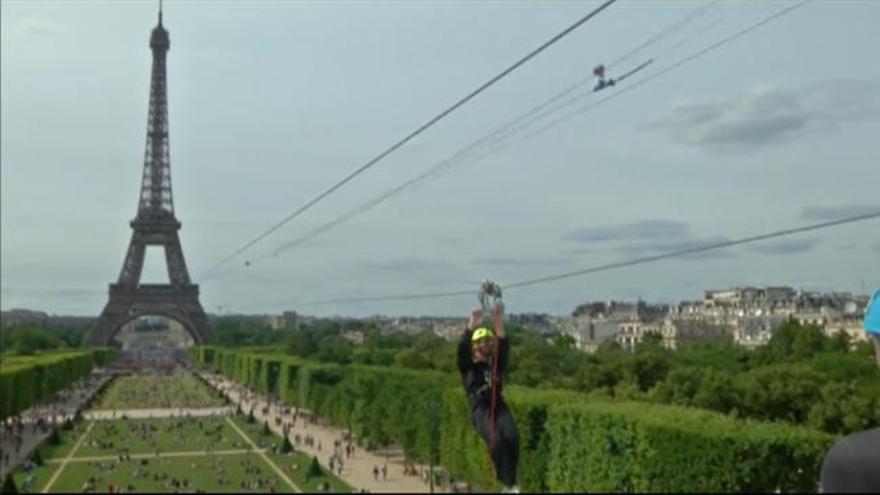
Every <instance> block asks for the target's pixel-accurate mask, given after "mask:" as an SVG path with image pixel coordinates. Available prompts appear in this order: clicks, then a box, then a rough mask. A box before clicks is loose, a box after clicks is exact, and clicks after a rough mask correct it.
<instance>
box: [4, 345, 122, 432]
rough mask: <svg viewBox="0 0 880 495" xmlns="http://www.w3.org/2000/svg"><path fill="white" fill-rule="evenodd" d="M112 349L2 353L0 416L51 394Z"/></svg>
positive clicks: (105, 357) (101, 361) (110, 355)
mask: <svg viewBox="0 0 880 495" xmlns="http://www.w3.org/2000/svg"><path fill="white" fill-rule="evenodd" d="M115 355H116V351H115V350H113V349H105V348H97V349H91V350H87V351H75V352H58V353H51V354H42V355H38V356H27V357H7V356H4V357H3V361H2V367H0V419H3V418H6V417H9V416H13V415H15V414H18V413H19V412H21V411H24V410H25V409H27V408H29V407H31V406H32V405H34V404H37V403H39V402H41V401H44V400H46V399H48V398H50V397H51V396H52V395H53V394H55V393H56V392H58V391H59V390H62V389H64V388H65V387H67V386H68V385H70V384H71V383H73V382H74V381H76V380H78V379H80V378H82V377H83V376H86V375H88V374H89V373H90V372H91V371H92V368H94V367H95V366H100V365H103V364H106V363H107V362H109V361H110V360H111V359H113V357H114V356H115Z"/></svg>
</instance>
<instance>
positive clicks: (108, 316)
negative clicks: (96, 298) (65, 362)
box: [89, 284, 214, 346]
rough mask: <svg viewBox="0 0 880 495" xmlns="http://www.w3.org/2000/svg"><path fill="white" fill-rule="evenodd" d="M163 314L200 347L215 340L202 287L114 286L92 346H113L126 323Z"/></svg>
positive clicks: (92, 339)
mask: <svg viewBox="0 0 880 495" xmlns="http://www.w3.org/2000/svg"><path fill="white" fill-rule="evenodd" d="M148 315H150V316H152V315H159V316H165V317H166V318H170V319H173V320H175V321H177V322H179V323H180V324H181V325H183V326H184V327H185V328H186V329H187V331H188V332H189V333H190V335H192V337H193V340H194V341H195V343H196V344H197V345H204V344H210V343H211V342H212V341H213V340H214V335H213V333H212V332H211V327H210V326H209V325H208V317H207V316H206V315H205V310H204V309H202V305H201V303H199V287H198V285H193V284H190V285H185V286H173V285H158V284H157V285H139V286H137V287H134V288H131V287H124V286H120V285H119V284H111V285H110V300H109V301H108V302H107V305H106V306H105V307H104V311H102V312H101V316H100V317H99V318H98V322H97V325H96V326H95V329H94V330H93V331H92V333H91V334H90V335H89V343H90V344H92V345H98V346H107V345H110V343H111V341H112V340H113V337H114V336H115V335H116V333H117V332H119V330H120V329H121V328H122V326H123V325H125V324H126V323H128V322H130V321H132V320H135V319H137V318H139V317H141V316H148Z"/></svg>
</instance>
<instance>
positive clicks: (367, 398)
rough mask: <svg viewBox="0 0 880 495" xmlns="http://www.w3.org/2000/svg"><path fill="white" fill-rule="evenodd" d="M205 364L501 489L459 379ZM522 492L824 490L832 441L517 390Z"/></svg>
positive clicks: (233, 362) (240, 357)
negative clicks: (820, 484)
mask: <svg viewBox="0 0 880 495" xmlns="http://www.w3.org/2000/svg"><path fill="white" fill-rule="evenodd" d="M192 356H193V357H194V359H195V360H196V362H197V363H199V364H200V365H202V366H205V367H207V368H210V369H212V370H215V371H218V372H220V373H222V374H224V375H226V376H227V377H229V378H231V379H233V380H235V381H238V382H241V383H245V384H248V385H250V386H252V387H254V388H256V389H258V390H260V391H263V392H265V393H269V394H273V395H276V396H277V397H279V398H280V400H282V401H283V402H285V403H287V404H291V405H297V406H302V407H306V408H308V409H310V410H313V411H315V412H317V413H318V414H321V415H322V416H325V417H328V418H330V419H331V421H333V422H334V423H336V424H338V425H340V426H346V427H348V428H349V429H350V430H351V431H352V432H353V433H354V434H355V435H356V437H357V438H358V439H359V440H360V441H362V442H364V443H366V444H367V445H368V446H373V447H376V446H381V445H386V444H389V443H397V444H400V445H402V446H403V448H404V450H405V451H406V452H407V453H408V454H409V455H411V456H415V457H418V458H420V459H422V460H423V461H428V460H429V459H433V460H435V461H438V462H439V463H440V464H442V465H443V466H445V467H446V468H447V469H448V470H449V471H450V472H451V474H452V475H453V476H455V477H456V478H458V479H463V480H469V481H471V482H472V483H475V484H478V485H482V486H486V487H491V486H492V484H493V483H494V481H493V475H492V468H491V467H490V463H489V457H488V454H487V452H486V449H485V445H484V443H483V442H482V440H481V439H480V438H479V437H478V436H477V434H476V433H475V431H474V429H473V428H472V427H471V425H470V420H469V417H468V414H469V406H468V404H467V401H466V397H465V394H464V391H463V390H462V389H461V385H460V383H459V381H458V377H457V376H456V375H455V374H451V373H444V372H440V371H435V370H408V369H404V368H400V367H390V366H389V367H382V366H363V365H354V364H352V365H339V364H336V363H319V362H316V361H313V360H305V359H302V358H298V357H291V356H286V355H284V354H282V353H279V352H271V351H268V350H262V351H259V350H257V351H255V350H236V349H227V348H215V347H201V348H196V349H193V350H192ZM506 396H507V402H508V403H509V404H510V406H511V407H512V409H513V412H514V415H515V417H516V418H517V422H518V425H519V429H520V435H521V445H522V447H521V448H522V450H521V458H520V466H521V469H520V471H521V472H520V484H521V486H522V488H523V490H524V491H530V492H531V491H575V492H581V491H593V490H601V491H611V490H615V491H728V492H732V491H775V490H777V489H781V490H784V491H793V490H796V491H814V490H815V489H816V480H817V479H818V470H819V468H820V464H821V461H822V458H823V456H824V454H825V452H826V451H827V449H828V447H829V446H830V444H831V442H832V440H833V438H832V437H831V436H830V435H827V434H824V433H820V432H816V431H814V430H810V429H805V428H799V427H794V426H789V425H784V424H772V423H760V422H755V421H750V420H743V419H737V418H732V417H730V416H725V415H722V414H719V413H715V412H709V411H700V410H698V409H693V408H685V407H679V406H668V405H661V404H646V403H643V402H631V401H621V400H611V399H610V398H608V397H607V396H605V395H604V394H602V393H597V392H594V393H592V394H583V393H577V392H572V391H561V390H555V391H553V390H539V389H534V388H526V387H516V386H513V387H511V388H509V389H508V392H507V393H506Z"/></svg>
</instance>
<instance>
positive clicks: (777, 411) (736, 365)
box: [278, 320, 880, 433]
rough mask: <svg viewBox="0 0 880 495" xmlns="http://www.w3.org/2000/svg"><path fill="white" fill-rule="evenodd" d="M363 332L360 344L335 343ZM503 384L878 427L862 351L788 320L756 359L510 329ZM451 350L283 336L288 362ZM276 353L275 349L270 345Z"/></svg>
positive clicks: (434, 364)
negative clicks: (587, 350)
mask: <svg viewBox="0 0 880 495" xmlns="http://www.w3.org/2000/svg"><path fill="white" fill-rule="evenodd" d="M343 328H345V330H352V329H356V330H359V331H361V332H362V333H363V334H364V336H365V338H364V343H363V344H362V345H354V344H352V343H351V342H349V341H348V340H346V339H345V338H343V337H342V332H343ZM508 334H509V335H510V338H511V344H512V358H511V360H510V365H509V369H508V377H507V379H508V381H509V382H510V383H513V384H517V385H524V386H528V387H535V388H542V389H566V390H573V391H578V392H584V393H598V394H601V395H604V396H606V397H608V398H614V399H623V400H637V401H648V402H657V403H664V404H674V405H682V406H688V407H697V408H702V409H709V410H713V411H717V412H721V413H725V414H729V415H732V416H735V417H745V418H753V419H758V420H769V421H787V422H790V423H793V424H798V425H807V426H811V427H813V428H816V429H820V430H823V431H826V432H829V433H849V432H853V431H858V430H863V429H865V428H870V427H873V426H877V425H880V381H878V380H877V373H878V371H877V368H876V365H875V364H874V362H873V360H872V357H873V351H872V349H871V347H870V344H868V343H864V342H863V343H859V344H858V345H853V343H851V342H850V341H849V338H848V336H847V335H846V334H844V333H838V334H835V335H833V336H830V337H829V336H826V335H824V333H823V332H822V330H821V329H820V328H818V327H816V326H804V325H801V324H799V323H798V322H797V321H795V320H789V321H788V322H786V323H784V324H783V325H782V326H781V327H779V328H778V329H777V330H776V332H775V333H774V335H773V337H772V339H771V340H770V342H769V344H768V345H766V346H764V347H762V348H759V349H757V350H754V351H750V350H747V349H745V348H742V347H740V346H737V345H735V344H733V343H731V342H704V343H697V344H691V345H684V346H682V347H681V348H680V349H678V350H676V351H670V350H667V349H664V348H663V347H662V346H661V345H660V342H661V339H660V336H658V335H648V336H647V337H646V338H645V339H644V342H643V343H642V344H640V345H638V346H637V347H636V349H635V351H634V352H629V351H624V350H622V349H620V347H619V346H618V345H617V344H616V343H614V342H613V341H610V342H608V343H607V344H605V345H603V346H602V347H600V349H599V350H598V351H597V352H596V353H595V354H593V355H587V354H584V353H583V352H580V351H578V350H577V349H575V345H574V340H573V339H572V338H571V337H570V336H567V335H541V334H538V333H536V332H532V331H530V330H528V329H527V328H524V327H520V326H516V325H509V329H508ZM455 347H456V343H455V342H447V341H445V340H444V339H442V338H440V337H438V336H436V335H434V334H432V333H428V332H425V333H421V334H417V335H409V334H404V333H402V332H393V333H383V332H382V331H380V330H379V329H378V328H376V327H374V326H372V325H369V324H364V323H359V325H358V326H357V328H355V327H352V326H350V325H341V324H333V325H328V326H325V327H321V328H306V329H303V330H301V331H299V332H292V333H290V334H288V335H287V342H286V345H285V347H284V350H285V351H286V353H287V354H289V355H294V356H298V357H302V358H307V359H314V360H317V361H320V362H324V363H335V364H341V365H346V364H361V365H375V366H389V367H400V368H407V369H416V370H435V371H443V372H448V373H454V372H455ZM278 349H279V351H280V350H281V349H282V348H281V347H280V346H279V347H278Z"/></svg>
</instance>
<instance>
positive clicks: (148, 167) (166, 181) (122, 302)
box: [89, 3, 213, 345]
mask: <svg viewBox="0 0 880 495" xmlns="http://www.w3.org/2000/svg"><path fill="white" fill-rule="evenodd" d="M170 46H171V40H170V39H169V37H168V31H167V30H166V29H165V28H164V27H163V26H162V7H161V3H160V6H159V24H158V25H157V26H156V27H155V28H153V32H152V35H151V36H150V49H151V50H152V51H153V71H152V78H151V80H150V109H149V116H148V123H147V149H146V153H145V156H144V175H143V179H142V182H141V194H140V200H139V202H138V211H137V216H136V217H135V219H134V220H132V221H131V223H130V225H131V228H132V230H133V232H132V235H131V242H130V243H129V245H128V253H126V255H125V262H124V263H123V265H122V271H121V273H120V274H119V280H118V281H117V282H116V283H115V284H110V300H109V301H108V302H107V305H106V306H104V311H102V312H101V316H100V317H99V318H98V322H97V325H96V327H95V329H94V330H93V331H92V333H91V334H90V337H89V340H90V342H91V343H92V344H95V345H109V344H110V341H111V340H112V339H113V336H114V335H115V334H116V332H118V331H119V329H120V328H121V327H122V326H123V325H125V324H126V323H128V322H130V321H132V320H134V319H136V318H138V317H140V316H144V315H161V316H165V317H168V318H171V319H173V320H176V321H178V322H179V323H181V324H182V325H183V326H184V327H186V329H187V330H188V331H189V333H190V334H191V335H192V337H193V340H195V342H196V344H205V343H209V342H210V341H211V340H212V339H213V334H212V332H211V328H210V326H209V325H208V318H207V316H206V315H205V311H204V309H202V305H201V303H199V286H198V285H196V284H193V283H192V282H191V281H190V278H189V272H187V269H186V262H185V261H184V259H183V250H182V249H181V247H180V238H179V237H178V235H177V231H178V230H180V222H179V221H178V220H177V218H176V217H175V216H174V203H173V201H172V199H171V158H170V154H169V144H168V94H167V91H166V85H165V56H166V54H167V53H168V48H169V47H170ZM147 246H162V247H163V248H164V250H165V262H166V265H167V269H168V280H169V281H170V282H171V283H170V284H141V283H140V279H141V272H142V271H143V268H144V254H145V251H146V247H147Z"/></svg>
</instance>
